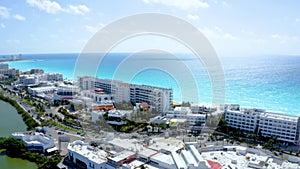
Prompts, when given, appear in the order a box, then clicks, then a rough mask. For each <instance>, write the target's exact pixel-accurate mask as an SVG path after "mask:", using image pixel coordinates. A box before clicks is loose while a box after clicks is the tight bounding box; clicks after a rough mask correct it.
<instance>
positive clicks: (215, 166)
mask: <svg viewBox="0 0 300 169" xmlns="http://www.w3.org/2000/svg"><path fill="white" fill-rule="evenodd" d="M206 161H207V162H208V164H209V166H210V167H211V169H222V168H223V165H222V164H220V163H218V162H215V161H211V160H206Z"/></svg>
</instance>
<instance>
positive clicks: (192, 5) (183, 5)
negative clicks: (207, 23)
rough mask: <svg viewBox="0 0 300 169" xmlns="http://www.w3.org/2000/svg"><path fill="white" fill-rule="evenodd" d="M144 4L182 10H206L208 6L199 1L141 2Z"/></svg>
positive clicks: (155, 0)
mask: <svg viewBox="0 0 300 169" xmlns="http://www.w3.org/2000/svg"><path fill="white" fill-rule="evenodd" d="M143 1H144V2H145V3H156V4H161V5H166V6H171V7H176V8H179V9H183V10H190V9H199V8H208V7H209V4H208V3H206V2H203V1H200V0H143Z"/></svg>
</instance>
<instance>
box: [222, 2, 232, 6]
mask: <svg viewBox="0 0 300 169" xmlns="http://www.w3.org/2000/svg"><path fill="white" fill-rule="evenodd" d="M222 5H223V6H225V7H231V6H230V5H229V4H228V3H227V2H226V1H222Z"/></svg>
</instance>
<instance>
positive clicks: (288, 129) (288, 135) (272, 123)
mask: <svg viewBox="0 0 300 169" xmlns="http://www.w3.org/2000/svg"><path fill="white" fill-rule="evenodd" d="M299 124H300V123H299V117H296V116H287V115H282V114H275V113H269V112H267V113H264V114H261V115H260V120H259V125H258V130H259V131H260V132H261V134H262V135H263V136H265V137H272V136H277V140H281V141H285V142H292V143H297V142H298V139H299Z"/></svg>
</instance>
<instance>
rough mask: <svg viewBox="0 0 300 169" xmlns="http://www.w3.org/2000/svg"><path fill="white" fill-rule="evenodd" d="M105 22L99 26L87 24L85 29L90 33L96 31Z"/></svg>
mask: <svg viewBox="0 0 300 169" xmlns="http://www.w3.org/2000/svg"><path fill="white" fill-rule="evenodd" d="M103 26H104V24H102V23H100V24H98V25H97V26H91V25H85V26H84V29H85V30H86V31H88V32H90V33H96V32H97V31H98V30H99V29H100V28H101V27H103Z"/></svg>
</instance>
